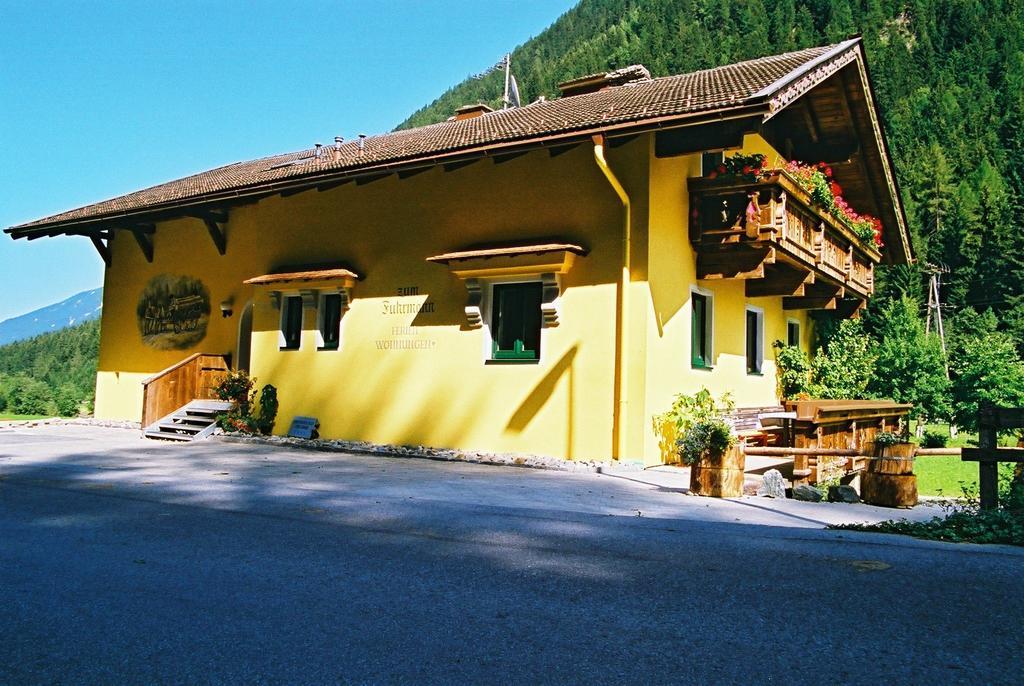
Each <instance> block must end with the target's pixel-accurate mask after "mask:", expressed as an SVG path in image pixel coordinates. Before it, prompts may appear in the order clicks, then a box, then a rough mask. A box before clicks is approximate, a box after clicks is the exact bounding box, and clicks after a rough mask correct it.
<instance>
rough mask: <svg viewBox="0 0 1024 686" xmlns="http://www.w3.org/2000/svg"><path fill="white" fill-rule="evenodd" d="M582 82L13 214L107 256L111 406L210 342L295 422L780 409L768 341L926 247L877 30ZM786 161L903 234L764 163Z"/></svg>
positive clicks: (114, 409) (356, 432)
mask: <svg viewBox="0 0 1024 686" xmlns="http://www.w3.org/2000/svg"><path fill="white" fill-rule="evenodd" d="M561 89H562V95H561V97H559V98H555V99H550V100H542V101H538V102H535V103H531V104H529V105H526V106H523V107H519V108H514V109H508V110H502V111H496V112H492V111H490V110H489V109H488V108H487V107H485V106H482V105H481V106H469V107H465V108H462V109H460V110H459V111H458V112H457V113H455V115H454V116H453V117H452V118H451V119H449V120H448V121H447V122H443V123H440V124H435V125H432V126H426V127H421V128H418V129H412V130H408V131H398V132H395V133H390V134H385V135H380V136H371V137H366V138H364V137H359V138H358V139H357V140H352V141H347V142H346V141H342V140H340V139H339V140H337V141H336V142H335V144H334V145H330V146H317V147H316V148H315V149H314V150H306V151H302V152H299V153H292V154H285V155H280V156H276V157H270V158H265V159H260V160H255V161H250V162H242V163H238V164H234V165H228V166H226V167H221V168H219V169H214V170H211V171H208V172H204V173H201V174H197V175H195V176H191V177H188V178H185V179H180V180H177V181H172V182H169V183H166V184H163V185H161V186H157V187H154V188H150V189H146V190H142V191H138V192H136V193H132V194H129V195H126V196H123V197H120V198H115V199H113V200H108V201H104V202H100V203H97V204H94V205H89V206H86V207H83V208H80V209H77V210H72V211H70V212H65V213H62V214H59V215H56V216H53V217H48V218H46V219H41V220H39V221H36V222H31V223H29V224H24V225H21V226H16V227H12V228H10V229H7V232H8V233H10V234H11V235H12V236H13V237H14V238H28V239H30V240H31V239H33V238H37V237H41V236H58V235H76V236H84V237H87V238H88V239H89V240H91V241H92V242H93V243H94V244H95V245H96V247H97V250H98V251H99V253H100V254H101V256H102V257H103V259H104V260H105V261H106V263H107V270H106V278H105V288H104V306H103V320H102V334H101V347H100V359H99V371H98V374H97V380H96V415H97V416H98V417H104V418H119V419H132V420H142V419H143V414H144V408H143V383H142V382H143V380H145V379H147V378H148V377H151V376H153V375H154V374H156V373H158V372H160V371H161V370H164V369H166V368H169V367H172V366H174V365H176V364H178V363H179V362H181V361H182V360H184V359H188V358H190V356H193V355H195V354H196V353H207V354H209V355H214V356H225V358H224V359H225V360H226V361H229V363H230V365H231V366H233V367H238V368H245V369H249V370H250V372H251V374H252V375H253V376H255V377H256V378H257V379H258V384H259V385H260V386H262V385H263V384H266V383H270V384H273V385H274V386H276V387H277V388H278V393H279V397H280V401H281V407H280V414H279V419H278V423H277V431H278V432H284V431H287V428H288V425H289V422H290V421H291V419H292V418H293V417H294V416H297V415H307V416H313V417H317V418H318V419H319V421H320V424H321V429H320V431H321V434H322V435H323V436H325V437H337V438H346V439H357V440H367V441H373V442H378V443H393V444H410V443H412V444H425V445H432V446H444V447H457V448H469V449H480V450H490V451H516V452H526V453H538V454H546V455H554V456H562V457H568V458H574V459H607V458H610V457H614V458H621V459H627V460H636V461H641V460H642V461H644V462H646V463H653V462H657V461H659V460H660V453H659V449H658V443H657V438H656V437H655V436H654V435H653V432H652V429H651V421H650V420H651V416H652V415H654V414H656V413H658V412H661V411H663V410H665V409H666V408H667V407H668V405H669V403H670V401H671V398H672V396H673V395H674V394H675V393H678V392H680V391H693V390H696V389H698V388H699V387H702V386H706V387H708V388H710V389H712V390H713V391H715V392H716V393H718V392H724V391H731V392H732V393H733V395H734V397H735V399H736V401H737V403H738V404H739V405H740V406H763V405H773V404H775V403H776V402H777V400H776V378H775V369H774V364H773V360H772V352H771V344H772V342H773V341H775V340H779V339H781V340H786V341H791V342H795V343H798V344H799V345H801V346H803V347H804V348H807V347H809V345H810V335H811V334H810V324H809V318H808V312H809V311H811V310H814V309H832V310H837V311H839V312H840V313H845V314H852V313H854V312H856V311H857V309H858V308H859V306H860V305H861V304H862V303H863V301H864V300H865V299H866V298H867V297H868V296H869V295H870V293H871V290H872V275H873V268H874V265H875V264H876V263H877V262H878V261H879V260H886V261H889V262H904V261H907V260H909V259H910V258H911V255H910V247H909V243H908V238H907V232H906V229H905V226H904V218H903V213H902V209H901V207H900V204H899V199H898V192H897V189H896V186H895V179H894V176H893V170H892V165H891V162H890V160H889V156H888V153H887V149H886V144H885V138H884V135H883V132H882V130H881V128H880V121H879V117H878V113H877V109H876V105H875V101H874V96H873V94H872V92H871V87H870V83H869V81H868V77H867V72H866V67H865V63H864V55H863V48H862V45H861V43H860V41H859V40H851V41H847V42H845V43H841V44H838V45H833V46H827V47H822V48H815V49H810V50H804V51H800V52H796V53H789V54H786V55H780V56H775V57H768V58H763V59H758V60H754V61H750V62H744V63H740V64H736V65H731V66H727V67H722V68H719V69H713V70H708V71H703V72H697V73H693V74H687V75H682V76H673V77H665V78H656V79H652V78H650V76H649V75H648V74H647V72H646V70H644V69H643V68H642V67H630V68H626V69H621V70H618V71H615V72H611V73H607V74H597V75H593V76H589V77H583V78H581V79H576V80H574V81H571V82H568V83H566V84H563V85H562V86H561ZM754 153H761V154H763V155H764V156H765V160H766V166H767V169H768V170H766V171H765V172H764V173H761V174H756V178H754V179H753V180H752V179H751V178H748V176H747V175H745V174H744V171H743V170H742V169H740V170H736V169H733V168H732V167H734V166H735V165H736V163H737V162H736V161H737V160H740V158H739V157H737V155H752V154H754ZM755 159H756V158H755ZM792 160H802V161H805V162H813V163H817V162H825V163H827V164H828V165H830V167H831V172H832V174H833V176H834V180H835V181H836V182H837V183H838V184H839V185H840V186H841V187H842V193H843V197H845V198H846V200H847V201H849V204H850V205H851V206H852V207H855V208H857V210H858V211H860V212H863V213H868V214H870V215H873V216H875V217H878V218H879V219H880V220H881V226H882V235H883V237H884V243H885V247H884V248H883V249H882V250H881V251H879V250H878V248H877V247H876V246H874V245H873V244H872V243H871V241H866V240H864V238H863V236H858V235H855V233H854V232H853V231H852V230H851V227H850V226H849V224H848V223H844V222H842V221H840V220H839V219H837V218H835V217H834V216H833V215H831V214H829V213H828V212H827V211H826V210H823V209H822V208H820V207H818V206H817V205H815V204H814V203H813V202H811V201H810V196H809V195H808V193H807V192H806V191H805V190H804V189H803V188H802V187H801V186H800V185H799V183H798V182H797V180H796V179H794V178H793V177H792V176H790V175H788V174H787V173H785V172H780V173H776V172H774V171H770V170H776V169H781V168H783V167H785V165H786V164H787V162H789V161H792ZM723 165H724V166H723ZM722 168H728V171H737V172H738V173H737V174H732V173H724V174H723V173H721V171H720V169H722ZM755 171H756V170H755ZM197 359H200V358H197ZM201 359H209V358H201ZM151 391H152V389H151ZM188 392H189V393H194V392H195V391H194V390H193V389H189V391H188ZM161 393H165V394H169V395H168V397H171V396H173V393H170V392H169V391H161ZM147 402H149V401H147ZM147 407H148V405H147ZM156 418H158V417H153V416H152V410H150V411H149V412H148V416H146V417H145V420H146V421H147V422H149V421H152V420H153V419H156Z"/></svg>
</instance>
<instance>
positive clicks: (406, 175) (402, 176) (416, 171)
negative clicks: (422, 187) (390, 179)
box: [398, 167, 433, 179]
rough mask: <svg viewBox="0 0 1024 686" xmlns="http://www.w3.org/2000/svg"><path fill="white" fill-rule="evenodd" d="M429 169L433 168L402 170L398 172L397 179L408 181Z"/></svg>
mask: <svg viewBox="0 0 1024 686" xmlns="http://www.w3.org/2000/svg"><path fill="white" fill-rule="evenodd" d="M431 169H433V167H414V168H413V169H403V170H402V171H400V172H398V178H400V179H408V178H409V177H411V176H416V175H417V174H422V173H423V172H425V171H430V170H431Z"/></svg>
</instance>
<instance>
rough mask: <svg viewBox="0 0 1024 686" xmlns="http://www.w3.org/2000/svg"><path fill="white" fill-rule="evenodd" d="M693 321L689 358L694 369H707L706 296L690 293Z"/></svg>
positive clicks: (708, 363)
mask: <svg viewBox="0 0 1024 686" xmlns="http://www.w3.org/2000/svg"><path fill="white" fill-rule="evenodd" d="M690 300H691V303H692V305H693V321H692V322H691V326H690V329H691V332H692V345H691V358H692V360H691V361H692V363H693V366H694V367H707V366H709V365H710V362H709V360H708V298H707V296H706V295H700V294H699V293H691V294H690Z"/></svg>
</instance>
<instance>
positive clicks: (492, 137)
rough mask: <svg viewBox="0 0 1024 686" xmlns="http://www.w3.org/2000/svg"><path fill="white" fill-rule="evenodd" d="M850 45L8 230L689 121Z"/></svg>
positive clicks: (227, 177)
mask: <svg viewBox="0 0 1024 686" xmlns="http://www.w3.org/2000/svg"><path fill="white" fill-rule="evenodd" d="M856 42H857V41H848V42H847V43H844V44H840V45H838V46H826V47H818V48H811V49H808V50H800V51H798V52H791V53H786V54H783V55H775V56H772V57H764V58H760V59H755V60H749V61H746V62H740V63H737V64H731V65H728V66H724V67H718V68H715V69H705V70H702V71H697V72H693V73H690V74H683V75H680V76H667V77H663V78H656V79H651V80H645V81H636V82H631V83H625V84H623V85H620V86H617V87H614V88H607V89H605V90H600V91H597V92H592V93H585V94H581V95H576V96H574V97H566V98H559V99H553V100H547V101H543V102H536V103H532V104H530V105H527V106H525V107H519V108H514V109H507V110H499V111H496V112H489V113H486V114H483V115H481V116H477V117H473V118H469V119H462V120H453V121H445V122H441V123H438V124H432V125H429V126H422V127H419V128H415V129H409V130H404V131H395V132H392V133H388V134H383V135H379V136H370V137H369V138H366V140H365V149H364V150H363V151H362V152H360V150H359V144H358V142H347V143H343V144H342V145H341V148H340V151H339V153H340V154H336V153H335V152H334V151H333V150H332V149H331V148H330V147H327V148H325V149H324V150H323V153H322V155H321V157H320V159H319V160H318V159H316V158H315V156H314V153H313V151H312V150H305V151H300V152H294V153H286V154H282V155H276V156H273V157H264V158H261V159H257V160H252V161H249V162H237V163H235V164H229V165H226V166H223V167H218V168H216V169H211V170H210V171H205V172H202V173H199V174H194V175H192V176H187V177H185V178H183V179H178V180H176V181H170V182H168V183H164V184H160V185H158V186H153V187H151V188H147V189H144V190H140V191H136V192H134V193H129V194H127V195H123V196H120V197H117V198H112V199H110V200H104V201H102V202H97V203H94V204H92V205H86V206H85V207H80V208H78V209H74V210H70V211H68V212H62V213H60V214H57V215H53V216H51V217H46V218H44V219H39V220H36V221H33V222H29V223H26V224H22V225H20V226H17V227H13V228H12V229H7V231H8V232H11V233H14V235H15V236H16V237H17V236H21V235H28V234H29V233H32V232H33V230H41V229H43V228H50V229H52V228H58V227H61V226H67V225H74V224H79V223H83V222H90V223H93V222H97V223H99V222H100V220H103V221H106V220H116V219H117V218H118V217H120V216H122V215H125V214H128V213H135V212H139V211H156V210H159V209H167V208H171V207H175V206H178V205H184V204H193V203H197V202H200V201H204V200H206V199H208V198H209V199H215V198H219V197H224V196H228V195H233V194H234V193H238V192H241V191H252V190H253V189H259V188H261V187H267V186H268V185H271V184H286V183H287V182H289V181H295V182H300V180H305V179H307V178H311V179H313V180H316V179H317V178H318V177H331V176H333V177H337V176H342V175H344V174H351V173H357V172H359V171H361V170H370V169H373V168H375V167H380V166H393V165H399V164H414V163H416V161H418V160H423V161H425V160H430V159H432V158H435V157H438V156H441V155H445V156H448V155H452V154H460V153H465V154H471V153H473V152H474V151H479V150H483V149H487V148H492V147H495V146H499V145H503V144H515V143H516V142H529V141H531V140H533V139H540V138H546V137H554V136H561V135H568V134H572V133H575V132H580V133H582V132H591V131H598V130H606V129H609V128H612V127H615V126H616V125H623V124H636V125H638V126H639V125H643V124H644V122H646V121H649V120H655V119H664V118H679V119H683V118H687V117H690V116H693V115H697V114H700V113H703V112H708V111H716V110H723V109H729V108H733V107H739V106H743V105H748V104H749V105H754V104H760V103H762V102H763V101H764V98H765V97H766V95H765V93H766V91H767V90H771V89H773V86H778V87H781V85H780V84H782V83H783V82H784V81H785V79H786V78H787V77H788V76H791V75H792V74H794V73H795V72H798V71H799V70H801V69H802V68H805V67H807V66H808V65H810V64H812V63H814V62H816V61H818V60H820V59H823V58H827V57H828V56H829V55H830V54H832V53H835V52H836V51H845V50H846V49H850V48H852V47H853V46H854V45H855V44H856Z"/></svg>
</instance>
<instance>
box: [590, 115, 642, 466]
mask: <svg viewBox="0 0 1024 686" xmlns="http://www.w3.org/2000/svg"><path fill="white" fill-rule="evenodd" d="M592 140H593V142H594V161H595V162H596V163H597V167H598V169H600V170H601V172H602V173H603V174H604V176H605V178H606V179H608V183H609V184H610V185H611V187H612V189H613V190H614V191H615V194H616V195H618V196H619V200H620V201H621V202H622V207H623V210H624V213H625V220H624V225H623V228H622V275H621V281H620V283H619V289H620V293H621V294H622V297H621V298H620V301H619V311H618V320H619V327H620V329H619V331H620V335H619V345H618V346H617V347H616V349H615V362H616V365H617V366H618V370H619V379H618V381H619V384H618V386H619V391H618V397H616V398H615V399H614V403H613V405H614V410H613V418H612V434H613V435H614V436H615V445H614V446H613V451H614V452H613V455H612V457H614V458H616V459H619V458H622V457H625V456H626V452H627V445H628V438H629V431H628V426H629V393H628V392H627V391H628V388H629V387H628V380H629V370H628V366H629V365H628V360H629V358H628V355H627V354H626V353H627V351H628V350H629V283H630V252H631V245H632V230H633V212H632V205H631V204H630V200H629V194H628V193H627V192H626V189H625V188H623V187H622V184H621V183H620V182H619V179H618V177H617V176H615V172H613V171H612V168H611V167H610V166H608V160H607V159H605V156H604V151H605V137H604V135H603V134H597V135H595V136H593V137H592Z"/></svg>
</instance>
